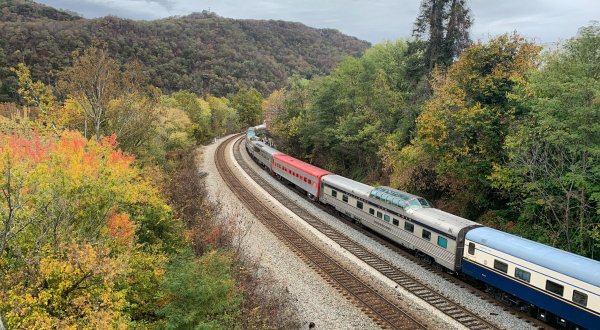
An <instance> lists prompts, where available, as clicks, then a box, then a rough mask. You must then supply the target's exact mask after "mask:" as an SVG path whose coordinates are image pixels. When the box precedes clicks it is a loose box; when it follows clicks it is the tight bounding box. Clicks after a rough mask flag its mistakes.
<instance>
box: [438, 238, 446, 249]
mask: <svg viewBox="0 0 600 330" xmlns="http://www.w3.org/2000/svg"><path fill="white" fill-rule="evenodd" d="M437 243H438V245H439V246H441V247H443V248H444V249H445V248H447V247H448V240H447V239H446V237H442V236H438V241H437Z"/></svg>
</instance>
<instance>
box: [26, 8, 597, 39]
mask: <svg viewBox="0 0 600 330" xmlns="http://www.w3.org/2000/svg"><path fill="white" fill-rule="evenodd" d="M38 1H40V2H42V3H46V4H49V5H51V6H54V7H57V8H65V9H69V10H74V11H77V12H79V13H81V14H82V15H84V16H85V17H99V16H105V15H109V14H110V15H117V16H121V17H127V18H133V19H156V18H162V17H167V16H173V15H187V14H189V13H192V12H199V11H202V10H211V11H213V12H215V13H217V14H219V15H221V16H224V17H232V18H252V19H280V20H287V21H296V22H302V23H304V24H306V25H309V26H313V27H319V28H334V29H338V30H340V31H341V32H343V33H346V34H350V35H353V36H356V37H358V38H360V39H365V40H368V41H371V42H372V43H377V42H381V41H383V40H396V39H399V38H407V37H410V35H411V32H412V24H413V22H414V19H415V17H416V16H417V13H418V10H419V5H420V2H421V1H420V0H370V1H369V0H304V1H300V0H254V1H249V0H38ZM469 5H470V7H471V10H472V12H473V16H474V19H475V24H474V25H473V28H472V37H473V38H474V39H483V40H486V39H488V38H489V37H493V36H496V35H499V34H502V33H510V32H513V31H518V32H519V33H521V34H523V35H525V36H526V37H528V38H530V39H534V40H536V41H538V42H543V43H550V42H554V41H558V40H564V39H567V38H570V37H572V36H574V35H575V34H576V33H577V29H578V28H579V27H581V26H585V25H587V24H589V22H590V21H592V20H596V19H598V18H599V17H600V3H599V2H598V0H569V1H568V2H566V1H564V0H503V1H489V0H471V1H469Z"/></svg>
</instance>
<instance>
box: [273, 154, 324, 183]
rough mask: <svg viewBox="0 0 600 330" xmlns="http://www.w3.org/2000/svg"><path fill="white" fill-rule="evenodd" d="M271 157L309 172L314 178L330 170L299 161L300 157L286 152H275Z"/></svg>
mask: <svg viewBox="0 0 600 330" xmlns="http://www.w3.org/2000/svg"><path fill="white" fill-rule="evenodd" d="M273 158H275V159H277V160H279V161H280V162H282V163H284V164H287V165H289V166H292V167H294V168H296V169H298V170H300V171H303V172H304V173H307V174H310V175H312V176H314V177H316V178H320V177H322V176H323V175H327V174H330V173H331V172H329V171H327V170H324V169H322V168H319V167H316V166H314V165H311V164H309V163H305V162H303V161H301V160H300V159H296V158H294V157H292V156H290V155H286V154H276V155H274V156H273Z"/></svg>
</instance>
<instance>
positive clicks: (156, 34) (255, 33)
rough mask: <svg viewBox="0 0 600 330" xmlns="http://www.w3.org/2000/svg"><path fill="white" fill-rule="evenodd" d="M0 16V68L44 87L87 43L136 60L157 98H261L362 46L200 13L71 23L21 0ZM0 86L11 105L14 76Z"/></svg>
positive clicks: (281, 25)
mask: <svg viewBox="0 0 600 330" xmlns="http://www.w3.org/2000/svg"><path fill="white" fill-rule="evenodd" d="M0 12H1V15H2V20H1V23H0V66H3V67H14V66H16V65H17V64H18V63H21V62H23V63H26V64H27V65H28V66H29V67H30V68H31V73H32V76H33V77H34V78H35V79H39V80H41V81H43V82H45V83H50V84H52V83H54V82H55V81H56V73H57V72H59V71H60V70H61V69H62V68H64V67H66V66H68V65H70V63H71V59H72V56H71V52H72V51H75V50H77V49H79V48H83V47H85V46H86V45H89V44H90V43H93V42H95V43H97V44H98V45H100V46H103V47H106V48H107V49H108V51H109V53H110V54H111V56H114V57H115V58H117V60H118V61H119V62H120V63H126V62H129V61H131V60H133V59H136V60H138V61H140V62H141V63H142V64H144V66H145V68H146V69H145V70H146V73H147V74H148V75H149V77H150V79H151V81H152V84H153V85H154V86H156V87H159V88H161V89H162V90H163V91H165V92H172V91H176V90H181V89H186V90H190V91H193V92H196V93H198V94H209V93H210V94H213V95H219V96H221V95H226V94H228V93H231V92H235V91H237V90H238V89H240V88H242V87H246V88H250V87H254V88H256V89H258V90H259V91H260V92H262V93H268V92H271V91H272V90H274V89H276V88H280V87H282V86H283V85H284V84H285V82H286V80H287V78H288V77H289V76H291V75H292V74H299V75H301V76H305V77H311V76H313V75H318V74H325V73H329V72H330V70H331V69H332V68H333V67H334V66H335V64H336V63H338V62H339V61H340V60H341V59H342V58H343V57H345V56H348V55H351V56H358V55H360V54H361V53H362V52H363V51H364V50H365V49H366V48H367V47H368V46H369V44H368V43H367V42H364V41H361V40H358V39H356V38H354V37H349V36H346V35H343V34H341V33H339V32H338V31H335V30H328V29H314V28H310V27H307V26H305V25H303V24H300V23H290V22H283V21H260V20H235V19H228V18H223V17H219V16H218V15H216V14H214V13H208V12H204V13H198V14H192V15H189V16H184V17H173V18H167V19H162V20H155V21H133V20H128V19H121V18H117V17H104V18H99V19H79V18H78V17H76V16H72V15H71V14H69V13H65V12H59V11H56V10H54V9H52V8H49V7H46V6H42V5H39V4H35V3H31V2H29V1H25V0H9V1H5V2H3V4H1V5H0ZM0 81H2V86H1V87H0V101H13V100H15V99H16V97H17V93H16V81H15V80H14V77H12V76H11V75H10V74H9V73H8V72H7V71H1V72H0Z"/></svg>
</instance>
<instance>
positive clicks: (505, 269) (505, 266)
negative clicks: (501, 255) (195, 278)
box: [494, 259, 508, 273]
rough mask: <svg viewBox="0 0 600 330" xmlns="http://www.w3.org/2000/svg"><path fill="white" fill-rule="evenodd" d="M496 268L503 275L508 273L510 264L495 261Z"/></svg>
mask: <svg viewBox="0 0 600 330" xmlns="http://www.w3.org/2000/svg"><path fill="white" fill-rule="evenodd" d="M494 268H495V269H497V270H499V271H501V272H503V273H508V264H507V263H504V262H502V261H500V260H496V259H494Z"/></svg>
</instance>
